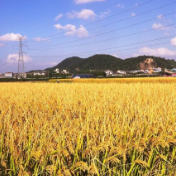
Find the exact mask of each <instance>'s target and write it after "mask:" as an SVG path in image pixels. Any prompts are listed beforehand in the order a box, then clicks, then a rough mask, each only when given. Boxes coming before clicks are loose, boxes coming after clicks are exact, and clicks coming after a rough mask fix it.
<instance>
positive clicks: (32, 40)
mask: <svg viewBox="0 0 176 176" xmlns="http://www.w3.org/2000/svg"><path fill="white" fill-rule="evenodd" d="M152 1H155V0H150V1H147V2H145V3H142V4H139V5H138V6H135V7H131V8H128V9H126V10H124V11H122V12H118V13H115V14H113V15H111V16H108V17H105V18H103V19H100V20H96V21H94V22H91V23H88V24H85V25H84V26H89V25H91V24H94V23H97V22H99V21H103V20H106V19H109V18H111V17H114V16H116V15H119V14H122V13H125V12H127V11H129V10H132V9H135V8H138V7H140V6H143V5H146V4H148V3H150V2H152ZM174 3H176V2H174ZM171 4H173V3H169V4H168V5H171ZM165 6H167V5H165ZM165 6H163V7H165ZM163 7H161V8H163ZM120 21H123V20H120ZM115 23H116V22H115ZM107 25H108V24H107ZM100 27H101V26H100ZM100 27H97V28H100ZM97 28H93V29H90V30H94V29H97ZM71 31H72V30H68V31H67V32H71ZM63 33H64V32H59V33H57V34H54V35H50V36H46V37H45V38H50V37H53V36H56V35H58V34H63ZM28 41H33V42H34V40H28Z"/></svg>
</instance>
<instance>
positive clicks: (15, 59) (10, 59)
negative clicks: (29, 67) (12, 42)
mask: <svg viewBox="0 0 176 176" xmlns="http://www.w3.org/2000/svg"><path fill="white" fill-rule="evenodd" d="M18 57H19V55H18V54H9V55H8V56H7V63H10V64H12V63H17V62H18ZM23 59H24V62H30V61H32V58H31V57H29V56H27V55H23Z"/></svg>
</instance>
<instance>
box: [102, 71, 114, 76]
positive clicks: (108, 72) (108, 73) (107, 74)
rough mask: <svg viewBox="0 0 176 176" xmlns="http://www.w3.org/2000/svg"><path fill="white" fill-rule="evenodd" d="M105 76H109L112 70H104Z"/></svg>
mask: <svg viewBox="0 0 176 176" xmlns="http://www.w3.org/2000/svg"><path fill="white" fill-rule="evenodd" d="M104 72H105V73H106V76H111V75H112V74H113V71H112V70H105V71H104Z"/></svg>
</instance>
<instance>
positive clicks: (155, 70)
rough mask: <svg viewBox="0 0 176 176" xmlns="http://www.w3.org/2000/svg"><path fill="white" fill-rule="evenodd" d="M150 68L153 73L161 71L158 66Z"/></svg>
mask: <svg viewBox="0 0 176 176" xmlns="http://www.w3.org/2000/svg"><path fill="white" fill-rule="evenodd" d="M152 70H153V73H158V72H161V71H162V70H161V68H160V67H158V68H152Z"/></svg>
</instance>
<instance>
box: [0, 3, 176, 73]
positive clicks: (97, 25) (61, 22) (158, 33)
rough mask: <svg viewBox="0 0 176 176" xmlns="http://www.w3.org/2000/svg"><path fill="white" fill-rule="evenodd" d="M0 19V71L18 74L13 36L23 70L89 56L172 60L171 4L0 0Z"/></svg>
mask: <svg viewBox="0 0 176 176" xmlns="http://www.w3.org/2000/svg"><path fill="white" fill-rule="evenodd" d="M0 21H1V27H0V73H3V72H6V71H13V72H17V59H18V39H17V36H23V37H24V41H23V43H24V45H25V46H24V47H23V50H24V51H25V53H24V60H25V71H29V70H33V69H45V68H47V67H52V66H54V65H56V64H58V63H59V62H61V61H62V60H64V59H65V58H68V57H71V56H79V57H82V58H87V57H89V56H92V55H93V54H111V55H114V56H116V57H120V58H122V59H125V58H128V57H133V56H138V55H155V56H161V57H165V58H169V59H176V0H142V1H140V0H131V1H128V0H25V1H24V0H15V1H12V0H1V1H0Z"/></svg>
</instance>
